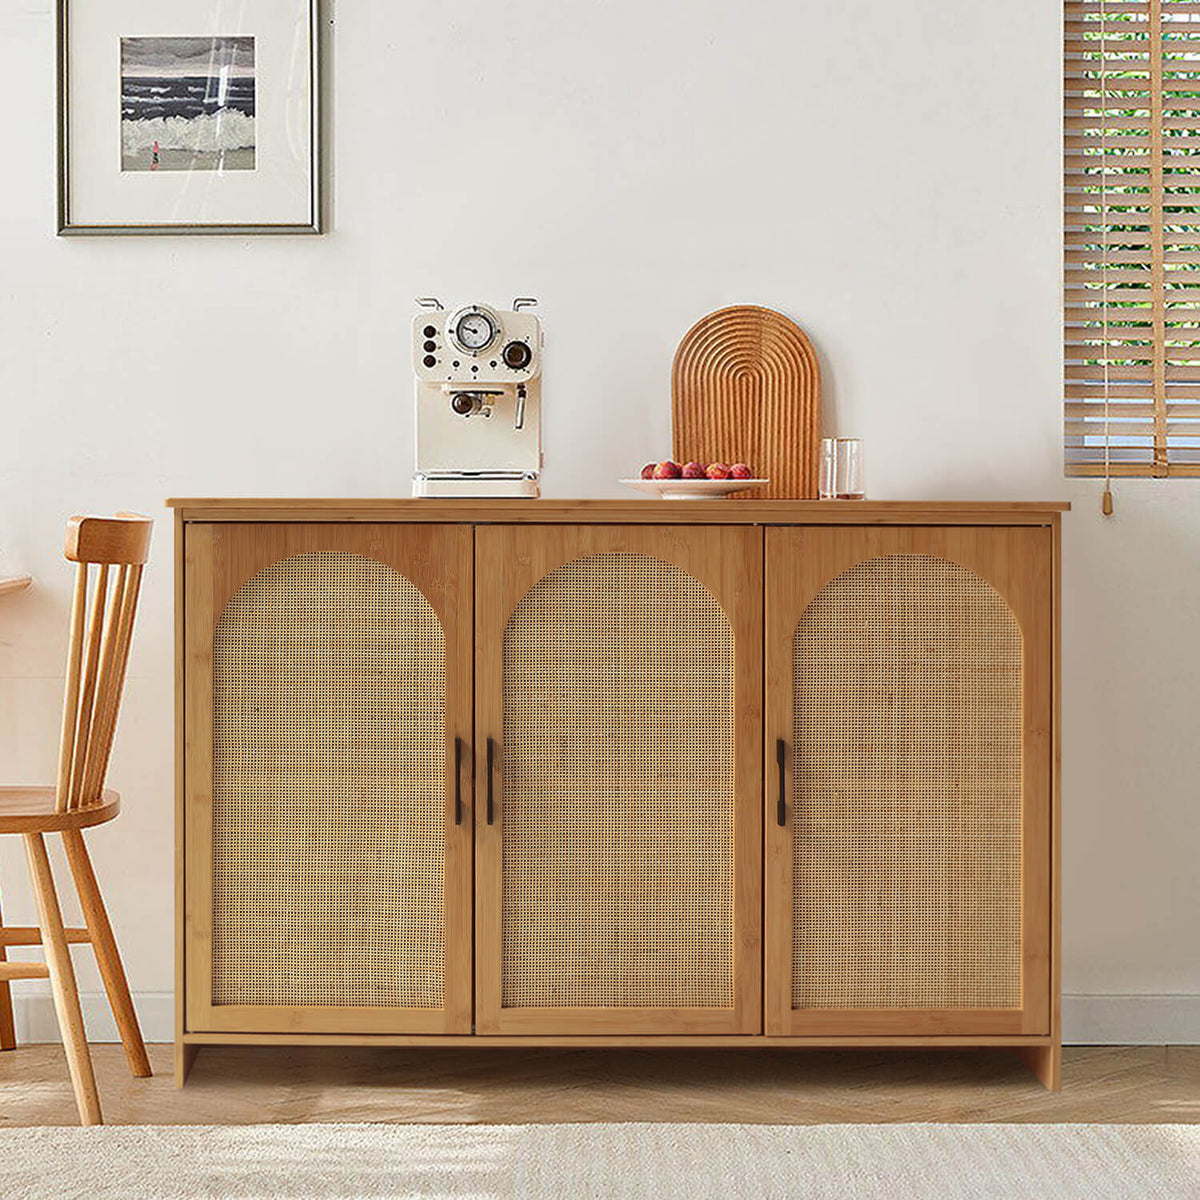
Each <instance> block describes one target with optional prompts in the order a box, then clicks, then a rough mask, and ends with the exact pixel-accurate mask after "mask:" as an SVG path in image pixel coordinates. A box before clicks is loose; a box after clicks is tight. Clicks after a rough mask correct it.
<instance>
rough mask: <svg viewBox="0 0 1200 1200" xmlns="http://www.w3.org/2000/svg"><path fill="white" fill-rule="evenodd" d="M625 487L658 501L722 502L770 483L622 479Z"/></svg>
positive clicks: (719, 480)
mask: <svg viewBox="0 0 1200 1200" xmlns="http://www.w3.org/2000/svg"><path fill="white" fill-rule="evenodd" d="M619 482H621V483H623V484H624V485H625V486H626V487H631V488H636V489H637V490H638V491H639V492H649V494H650V495H651V496H657V497H658V499H660V500H722V499H724V498H725V497H726V496H728V495H730V494H731V493H732V492H744V491H747V490H748V489H749V488H760V487H763V486H764V485H766V484H768V483H770V482H771V481H770V480H769V479H622V480H620V481H619Z"/></svg>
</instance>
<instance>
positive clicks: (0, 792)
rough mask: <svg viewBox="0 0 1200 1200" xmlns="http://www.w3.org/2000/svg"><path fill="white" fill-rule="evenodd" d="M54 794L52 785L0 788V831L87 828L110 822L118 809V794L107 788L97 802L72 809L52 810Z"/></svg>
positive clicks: (31, 831)
mask: <svg viewBox="0 0 1200 1200" xmlns="http://www.w3.org/2000/svg"><path fill="white" fill-rule="evenodd" d="M55 794H56V793H55V790H54V788H52V787H0V834H3V833H61V832H62V831H63V830H65V829H87V828H88V827H89V826H92V825H103V824H104V822H105V821H111V820H112V819H113V817H115V816H116V815H117V813H119V812H120V811H121V797H120V795H118V793H116V792H113V791H109V790H108V789H107V788H106V789H105V790H104V792H103V794H102V795H101V797H100V803H99V804H89V805H87V806H86V807H84V808H77V809H75V810H74V811H73V812H61V813H60V812H55V811H54V804H55Z"/></svg>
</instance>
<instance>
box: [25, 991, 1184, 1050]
mask: <svg viewBox="0 0 1200 1200" xmlns="http://www.w3.org/2000/svg"><path fill="white" fill-rule="evenodd" d="M14 1001H15V1005H14V1007H15V1009H16V1019H17V1037H18V1039H19V1040H20V1041H22V1042H57V1041H58V1040H59V1037H58V1024H57V1022H56V1021H55V1019H54V1007H53V1004H52V1002H51V1000H50V997H49V996H48V995H44V994H34V995H24V996H20V995H18V996H16V997H14ZM80 1002H81V1004H82V1007H83V1019H84V1023H85V1024H86V1025H87V1031H88V1037H89V1038H90V1039H91V1040H92V1041H93V1042H115V1041H119V1040H120V1039H119V1038H118V1037H117V1027H116V1025H115V1024H114V1023H113V1019H112V1013H111V1012H110V1011H109V1008H108V1000H107V999H106V998H105V996H104V994H103V993H101V992H91V993H86V994H84V995H83V996H81V997H80ZM134 1005H135V1006H136V1008H137V1012H138V1018H139V1020H140V1021H141V1023H142V1036H143V1037H144V1038H145V1039H146V1041H148V1042H170V1041H173V1040H174V1038H175V1032H174V1031H175V997H174V996H173V995H172V994H171V993H170V992H142V993H139V994H138V995H136V996H135V997H134ZM1062 1012H1063V1042H1064V1043H1065V1044H1066V1045H1068V1046H1163V1045H1183V1046H1193V1045H1200V995H1197V996H1193V995H1175V996H1081V995H1071V996H1064V997H1063V1009H1062Z"/></svg>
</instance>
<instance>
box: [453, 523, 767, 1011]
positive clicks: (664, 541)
mask: <svg viewBox="0 0 1200 1200" xmlns="http://www.w3.org/2000/svg"><path fill="white" fill-rule="evenodd" d="M476 579H477V587H476V610H475V628H476V640H477V658H476V703H477V708H476V776H477V779H478V780H479V784H478V787H477V797H476V804H477V809H478V814H479V816H478V819H477V822H476V860H475V861H476V891H475V896H476V1010H475V1019H476V1028H477V1032H479V1033H480V1034H575V1035H578V1034H597V1035H604V1034H620V1035H629V1034H660V1033H673V1034H691V1033H695V1034H707V1033H713V1034H716V1033H756V1032H759V1031H760V1030H761V978H762V976H761V937H760V923H761V869H762V860H761V844H762V843H761V836H762V827H761V821H760V813H761V789H762V758H761V722H760V713H761V696H762V674H761V664H762V617H761V605H762V591H761V589H762V532H761V530H757V529H753V528H703V527H701V528H696V527H693V528H687V527H672V528H658V527H649V528H648V527H624V526H620V527H611V526H573V527H572V526H555V527H541V526H520V527H505V526H491V527H482V528H480V529H479V530H477V533H476Z"/></svg>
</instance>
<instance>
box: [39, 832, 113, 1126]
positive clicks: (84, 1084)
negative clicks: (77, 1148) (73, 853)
mask: <svg viewBox="0 0 1200 1200" xmlns="http://www.w3.org/2000/svg"><path fill="white" fill-rule="evenodd" d="M25 853H26V855H27V857H28V859H29V878H30V880H31V882H32V883H33V894H34V896H35V897H36V899H37V908H38V924H39V925H40V926H41V930H42V946H43V948H44V949H45V951H46V966H47V967H48V968H49V970H50V989H51V991H52V992H53V994H54V1010H55V1012H56V1013H57V1015H58V1027H59V1030H60V1032H61V1033H62V1040H63V1049H64V1050H65V1051H66V1054H67V1067H68V1068H69V1069H70V1072H71V1086H72V1087H73V1088H74V1089H75V1103H76V1105H77V1106H78V1108H79V1121H80V1124H83V1125H102V1124H103V1123H104V1118H103V1117H102V1116H101V1115H100V1097H99V1096H98V1095H97V1094H96V1077H95V1075H94V1074H93V1072H92V1057H91V1054H90V1053H89V1052H88V1044H87V1035H86V1034H85V1033H84V1029H83V1013H82V1012H81V1011H80V1009H79V989H78V987H77V986H76V984H75V970H74V968H73V967H72V966H71V953H70V951H69V950H68V949H67V935H66V933H65V931H64V930H63V920H62V910H61V909H60V908H59V905H58V893H57V892H56V891H55V890H54V875H53V874H52V872H51V870H50V857H49V855H47V853H46V840H45V838H44V837H43V836H42V835H41V834H40V833H27V834H25Z"/></svg>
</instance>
